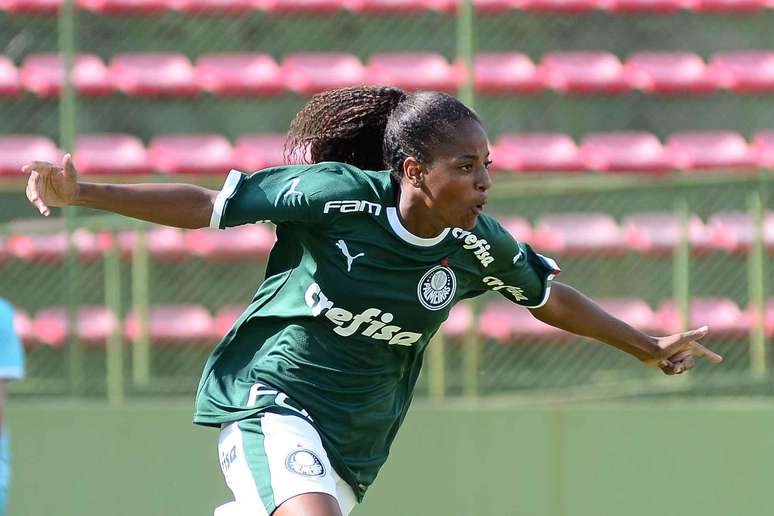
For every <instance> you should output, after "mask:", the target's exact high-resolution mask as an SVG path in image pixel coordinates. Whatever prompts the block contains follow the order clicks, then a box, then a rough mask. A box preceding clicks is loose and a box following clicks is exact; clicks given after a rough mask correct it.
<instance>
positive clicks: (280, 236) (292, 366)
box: [194, 162, 559, 499]
mask: <svg viewBox="0 0 774 516" xmlns="http://www.w3.org/2000/svg"><path fill="white" fill-rule="evenodd" d="M396 199H397V186H396V185H395V183H394V182H393V181H392V180H391V178H390V174H389V173H388V172H385V171H381V172H372V171H363V170H360V169H358V168H356V167H353V166H350V165H345V164H342V163H333V162H327V163H319V164H315V165H295V166H286V167H276V168H270V169H267V170H263V171H260V172H256V173H254V174H252V175H245V174H243V173H240V172H237V171H232V172H231V173H230V174H229V176H228V178H227V179H226V182H225V185H224V187H223V190H222V191H221V192H220V194H219V195H218V197H217V200H216V202H215V207H214V210H213V214H212V221H211V222H212V226H213V227H218V228H226V227H229V226H238V225H240V224H247V223H254V222H257V221H271V222H273V223H274V224H276V226H277V242H276V244H275V245H274V248H273V249H272V252H271V255H270V257H269V261H268V264H267V270H266V279H265V280H264V282H263V284H261V286H260V288H259V289H258V291H257V293H256V294H255V297H254V298H253V301H252V302H251V303H250V305H249V306H248V307H247V309H246V310H245V312H244V313H243V314H242V316H241V317H240V318H239V319H238V320H237V322H236V323H235V324H234V326H233V328H232V329H231V330H230V331H229V333H228V334H227V335H226V336H225V337H224V338H223V340H222V341H221V342H220V343H219V344H218V346H217V347H216V348H215V350H214V351H213V353H212V355H211V356H210V358H209V360H208V361H207V364H206V365H205V369H204V373H203V376H202V379H201V381H200V384H199V388H198V392H197V398H196V411H195V415H194V422H195V423H198V424H203V425H210V426H219V425H221V424H222V423H226V422H231V421H236V420H240V419H243V418H246V417H249V416H251V415H255V414H256V413H259V412H261V411H262V410H266V409H267V407H268V405H267V401H266V400H269V399H271V405H272V406H276V405H282V406H285V407H286V408H293V409H294V410H297V411H302V413H303V414H304V415H306V416H308V417H309V419H310V420H311V421H312V423H313V424H314V425H315V427H316V428H317V430H318V432H319V433H320V436H321V438H322V440H323V443H324V445H325V448H326V450H327V452H328V455H329V457H330V459H331V462H332V464H333V466H334V468H335V469H336V471H337V472H338V473H339V475H341V477H342V478H343V479H345V480H346V481H347V482H348V483H349V484H350V485H351V486H352V487H353V489H354V490H355V492H356V493H357V495H358V498H359V499H361V498H362V496H363V493H364V492H365V489H366V488H367V487H368V485H370V484H371V483H372V482H373V480H374V478H375V476H376V474H377V472H378V470H379V468H380V467H381V466H382V464H384V461H385V460H386V458H387V454H388V452H389V448H390V444H391V443H392V441H393V438H394V437H395V434H396V432H397V430H398V428H399V427H400V425H401V423H402V421H403V418H404V417H405V415H406V411H407V410H408V407H409V403H410V402H411V398H412V393H413V390H414V384H415V382H416V380H417V376H418V374H419V370H420V367H421V365H422V356H423V353H424V350H425V347H426V346H427V343H428V341H429V340H430V338H431V337H432V336H433V334H434V333H435V332H436V331H437V330H438V327H439V326H440V325H441V323H442V322H443V321H444V320H445V319H446V318H447V317H448V315H449V310H450V309H451V307H452V306H453V305H454V304H455V303H456V302H457V301H460V300H462V299H465V298H470V297H473V296H476V295H479V294H482V293H484V292H486V291H487V290H494V291H497V292H498V293H500V294H502V295H503V296H504V297H506V298H507V299H509V300H511V301H513V302H515V303H518V304H520V305H524V306H528V307H536V306H539V305H541V304H542V303H544V302H545V300H546V299H547V297H548V293H549V290H550V281H551V279H552V278H553V276H554V275H555V274H557V273H558V272H559V270H558V267H557V266H556V264H555V263H554V262H553V261H552V260H550V259H548V258H545V257H542V256H540V255H538V254H536V253H535V252H534V251H533V250H532V249H531V248H530V247H529V246H528V245H526V244H523V243H517V242H516V241H514V239H513V237H512V236H511V235H510V234H509V233H508V232H507V231H506V230H504V229H503V228H502V226H500V225H499V224H498V223H497V222H496V221H495V220H494V219H492V218H491V217H489V216H487V215H481V216H480V217H479V219H478V223H477V225H476V227H475V228H473V229H472V230H470V231H466V230H462V229H460V228H448V229H446V230H444V231H443V232H442V233H441V234H440V235H438V236H437V237H435V238H420V237H417V236H415V235H413V234H411V233H410V232H409V231H407V230H406V229H405V228H404V227H403V226H402V224H401V222H400V220H399V217H398V213H397V209H396ZM277 391H280V392H281V393H284V394H283V396H284V395H287V396H288V397H289V399H288V398H284V397H283V399H281V400H280V399H275V398H274V397H271V396H268V397H267V396H262V395H263V394H276V393H277Z"/></svg>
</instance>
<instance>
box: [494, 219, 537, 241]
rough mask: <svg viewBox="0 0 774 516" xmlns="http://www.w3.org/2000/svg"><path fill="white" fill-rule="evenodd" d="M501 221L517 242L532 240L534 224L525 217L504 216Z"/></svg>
mask: <svg viewBox="0 0 774 516" xmlns="http://www.w3.org/2000/svg"><path fill="white" fill-rule="evenodd" d="M501 223H502V225H503V227H504V228H505V229H506V231H508V233H510V234H511V236H512V237H513V239H514V240H516V241H517V242H532V226H530V225H529V222H528V221H527V219H525V218H524V217H508V218H504V219H502V220H501Z"/></svg>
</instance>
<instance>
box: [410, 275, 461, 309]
mask: <svg viewBox="0 0 774 516" xmlns="http://www.w3.org/2000/svg"><path fill="white" fill-rule="evenodd" d="M456 290H457V277H456V276H455V275H454V272H453V271H452V270H451V269H450V268H448V267H445V266H443V265H436V266H435V267H433V268H432V269H430V270H429V271H427V272H426V273H425V274H424V276H422V279H420V280H419V284H418V285H417V296H418V297H419V302H420V303H422V306H424V307H425V308H427V309H428V310H440V309H441V308H443V307H445V306H446V305H448V304H449V303H451V301H452V299H453V298H454V292H456Z"/></svg>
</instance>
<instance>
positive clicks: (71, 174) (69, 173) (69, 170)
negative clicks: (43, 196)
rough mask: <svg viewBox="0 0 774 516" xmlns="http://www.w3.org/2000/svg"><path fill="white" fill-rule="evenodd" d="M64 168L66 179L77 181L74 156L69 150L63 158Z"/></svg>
mask: <svg viewBox="0 0 774 516" xmlns="http://www.w3.org/2000/svg"><path fill="white" fill-rule="evenodd" d="M62 170H64V175H65V179H67V180H69V181H75V178H76V176H77V175H78V173H77V172H76V171H75V165H73V157H72V156H71V155H70V153H69V152H68V153H67V154H65V155H64V157H63V158H62Z"/></svg>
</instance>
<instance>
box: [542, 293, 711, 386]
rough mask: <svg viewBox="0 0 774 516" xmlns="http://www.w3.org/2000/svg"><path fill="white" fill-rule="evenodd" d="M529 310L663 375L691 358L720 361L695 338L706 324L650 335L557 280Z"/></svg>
mask: <svg viewBox="0 0 774 516" xmlns="http://www.w3.org/2000/svg"><path fill="white" fill-rule="evenodd" d="M530 311H531V312H532V315H534V316H535V317H537V318H538V319H540V320H541V321H543V322H544V323H546V324H550V325H551V326H555V327H557V328H561V329H562V330H565V331H568V332H571V333H575V334H577V335H582V336H584V337H590V338H593V339H596V340H599V341H602V342H604V343H606V344H609V345H611V346H615V347H616V348H618V349H620V350H622V351H625V352H627V353H629V354H631V355H634V356H635V357H637V358H638V359H640V360H641V361H642V362H644V363H645V364H646V365H648V366H651V367H660V368H661V370H662V371H664V373H666V374H679V373H682V372H683V371H687V370H688V369H690V368H692V367H693V365H694V357H703V358H706V359H707V360H709V361H710V362H716V363H717V362H722V360H723V358H722V357H721V356H720V355H718V354H717V353H714V352H713V351H710V350H709V349H707V348H706V347H704V346H702V345H701V344H699V342H698V341H699V340H700V339H701V338H703V337H705V336H706V335H707V333H709V329H708V328H707V327H706V326H703V327H702V328H699V329H695V330H690V331H686V332H683V333H677V334H674V335H669V336H667V337H651V336H649V335H646V334H644V333H642V332H641V331H639V330H637V329H635V328H632V327H631V326H629V325H628V324H626V323H625V322H623V321H621V320H620V319H617V318H615V317H613V316H612V315H610V314H609V313H607V312H606V311H604V310H603V309H602V308H601V307H600V306H599V305H597V304H596V303H594V302H593V301H592V300H590V299H589V298H587V297H586V296H584V295H583V294H581V293H580V292H578V291H577V290H575V289H574V288H572V287H570V286H568V285H564V284H562V283H559V282H554V283H553V286H552V288H551V295H550V296H549V298H548V301H547V302H546V304H544V305H543V306H542V307H540V308H535V309H532V310H530Z"/></svg>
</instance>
